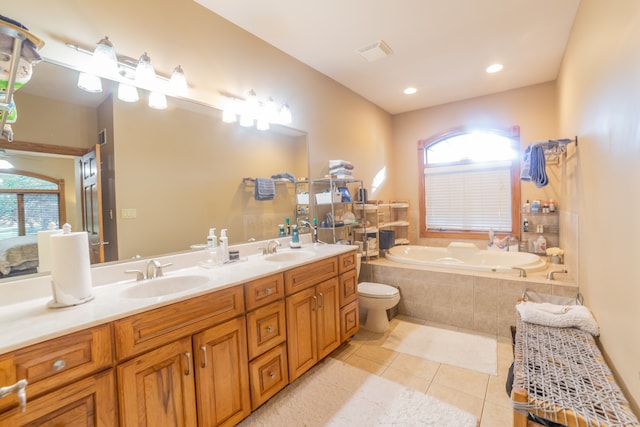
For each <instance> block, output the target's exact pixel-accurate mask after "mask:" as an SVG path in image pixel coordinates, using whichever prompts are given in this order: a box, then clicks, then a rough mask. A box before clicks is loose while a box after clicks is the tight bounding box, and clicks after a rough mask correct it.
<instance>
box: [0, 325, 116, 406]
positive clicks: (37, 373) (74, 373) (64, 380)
mask: <svg viewBox="0 0 640 427" xmlns="http://www.w3.org/2000/svg"><path fill="white" fill-rule="evenodd" d="M112 364H113V351H112V346H111V327H110V325H109V324H107V325H102V326H97V327H95V328H92V329H86V330H84V331H80V332H75V333H72V334H69V335H66V336H63V337H60V338H55V339H52V340H49V341H45V342H42V343H39V344H34V345H32V346H29V347H25V348H23V349H20V350H16V351H14V352H12V353H8V354H6V355H4V356H0V386H8V385H12V384H14V383H15V382H17V381H18V380H21V379H26V380H27V381H28V383H29V385H28V386H27V394H28V396H29V397H36V396H38V395H40V394H42V393H45V392H47V391H49V390H51V389H54V388H56V387H60V386H62V385H65V384H68V383H71V382H73V381H76V380H78V379H80V378H82V377H84V376H87V375H89V374H92V373H94V372H98V371H100V370H102V369H104V368H106V367H109V366H111V365H112ZM16 404H17V399H16V397H15V395H10V396H7V397H6V398H4V399H0V411H2V410H4V409H6V408H7V407H9V406H14V405H16Z"/></svg>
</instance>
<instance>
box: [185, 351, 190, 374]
mask: <svg viewBox="0 0 640 427" xmlns="http://www.w3.org/2000/svg"><path fill="white" fill-rule="evenodd" d="M184 357H186V358H187V369H185V371H184V374H185V375H191V353H189V352H188V351H186V352H185V353H184Z"/></svg>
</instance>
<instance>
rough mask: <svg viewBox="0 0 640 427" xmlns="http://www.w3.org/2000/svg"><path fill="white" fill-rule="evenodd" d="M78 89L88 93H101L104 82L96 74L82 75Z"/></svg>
mask: <svg viewBox="0 0 640 427" xmlns="http://www.w3.org/2000/svg"><path fill="white" fill-rule="evenodd" d="M78 87H79V88H80V89H82V90H84V91H87V92H91V93H100V92H102V80H100V77H98V76H96V75H95V74H89V73H80V75H79V76H78Z"/></svg>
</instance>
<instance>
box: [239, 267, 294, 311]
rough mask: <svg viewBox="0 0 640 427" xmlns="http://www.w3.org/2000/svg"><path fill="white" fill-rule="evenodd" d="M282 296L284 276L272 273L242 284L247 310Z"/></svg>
mask: <svg viewBox="0 0 640 427" xmlns="http://www.w3.org/2000/svg"><path fill="white" fill-rule="evenodd" d="M280 298H284V276H283V275H282V274H274V275H273V276H269V277H264V278H262V279H258V280H254V281H252V282H249V283H245V285H244V301H245V304H246V306H247V311H249V310H253V309H254V308H257V307H260V306H263V305H266V304H269V303H270V302H273V301H276V300H278V299H280Z"/></svg>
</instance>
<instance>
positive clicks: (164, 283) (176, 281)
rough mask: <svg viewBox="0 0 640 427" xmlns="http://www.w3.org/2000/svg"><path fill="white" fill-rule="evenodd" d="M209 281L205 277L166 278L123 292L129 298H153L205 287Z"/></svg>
mask: <svg viewBox="0 0 640 427" xmlns="http://www.w3.org/2000/svg"><path fill="white" fill-rule="evenodd" d="M208 281H209V279H208V278H207V277H205V276H165V277H158V278H155V279H149V280H145V281H144V282H140V283H139V284H137V285H135V286H132V287H130V288H129V289H126V290H124V291H123V292H122V295H123V296H124V297H127V298H153V297H161V296H165V295H171V294H175V293H178V292H183V291H187V290H190V289H195V288H199V287H201V286H204V285H205V284H206V283H207V282H208Z"/></svg>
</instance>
